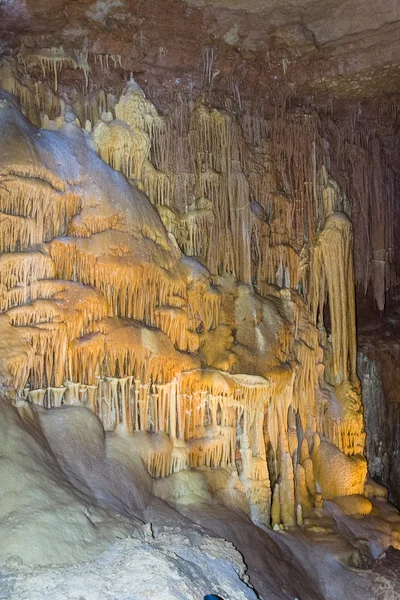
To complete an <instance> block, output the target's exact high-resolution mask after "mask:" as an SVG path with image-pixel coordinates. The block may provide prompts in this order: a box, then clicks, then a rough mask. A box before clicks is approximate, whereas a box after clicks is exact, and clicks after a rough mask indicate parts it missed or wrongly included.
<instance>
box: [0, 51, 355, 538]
mask: <svg viewBox="0 0 400 600" xmlns="http://www.w3.org/2000/svg"><path fill="white" fill-rule="evenodd" d="M57 56H58V55H57ZM53 58H54V57H53ZM38 60H39V62H40V61H41V60H42V59H41V58H40V56H39V59H38ZM57 60H58V58H57ZM46 61H47V58H46V60H45V59H43V61H42V62H43V65H42V67H43V68H44V69H45V72H46V75H47V73H48V70H49V69H50V68H51V69H53V71H52V74H53V76H56V75H57V73H58V69H60V68H61V66H62V64H63V62H62V59H61V58H60V59H59V62H58V63H57V62H56V63H54V64H53V63H52V66H50V63H49V64H48V62H46ZM53 62H54V61H53ZM11 91H13V90H11ZM14 91H15V90H14ZM98 97H99V99H100V100H99V101H100V102H101V107H100V104H99V106H98V107H97V109H96V111H92V112H93V114H95V113H97V114H98V119H97V121H96V122H95V123H92V124H91V126H90V127H87V128H86V132H83V130H82V128H80V127H79V125H78V124H77V123H76V122H75V123H73V122H72V121H70V123H69V125H68V127H64V126H63V124H62V123H61V122H60V127H59V130H58V131H46V130H44V129H42V130H40V131H39V130H38V129H37V128H36V127H34V126H33V125H32V123H30V122H29V121H28V120H27V119H25V118H24V117H23V116H22V115H21V113H20V112H19V110H18V108H17V106H16V104H15V103H14V101H13V99H12V98H11V96H9V95H3V96H2V97H1V100H0V121H1V122H3V123H4V124H5V125H4V126H5V127H6V126H8V125H7V123H11V122H12V123H13V129H11V130H10V133H9V137H10V153H9V154H7V153H0V249H1V252H2V254H1V255H0V291H1V304H0V310H1V314H0V377H1V380H2V383H3V384H4V385H8V386H9V387H10V388H14V390H15V391H16V394H17V395H18V396H19V397H23V398H25V399H27V400H28V401H30V402H33V403H35V404H39V405H41V406H43V407H46V408H51V407H59V406H60V405H61V404H67V405H71V404H72V405H73V404H82V405H85V406H87V407H88V408H90V409H91V410H92V411H93V412H94V413H95V414H96V415H97V416H98V417H99V419H100V420H101V421H102V423H103V425H104V428H105V429H106V430H107V431H116V432H123V433H125V434H132V435H135V436H136V437H137V439H138V440H141V448H142V450H141V451H142V457H143V460H144V462H145V464H146V465H147V468H148V470H149V472H150V474H151V475H152V476H153V477H157V478H159V477H167V476H169V475H171V474H173V473H176V472H178V471H181V470H185V469H199V468H201V469H202V470H204V469H205V470H207V469H220V468H223V469H228V470H230V471H231V472H232V473H235V474H236V476H238V477H239V479H240V482H241V486H242V489H243V492H244V493H245V495H246V498H247V501H248V504H249V510H250V514H251V516H252V518H253V519H255V520H258V521H262V522H264V523H265V524H267V525H270V524H271V525H273V526H275V527H285V526H286V527H292V526H294V525H295V524H296V523H298V524H301V523H302V520H303V518H305V517H306V516H308V515H309V514H310V512H311V511H312V510H313V509H314V508H315V507H317V508H318V507H319V506H320V505H321V493H320V491H319V489H318V488H317V485H316V473H315V472H314V462H313V454H312V448H313V443H314V440H316V439H317V438H316V437H315V436H316V435H318V434H319V436H321V437H322V436H324V438H325V439H326V440H328V441H329V443H330V444H332V445H334V447H335V448H336V449H337V450H338V451H340V452H341V453H342V454H343V455H347V458H349V460H350V457H352V455H354V454H355V455H359V454H362V452H363V444H364V431H363V420H362V406H361V401H360V393H359V387H358V381H357V377H356V372H355V364H354V361H355V352H356V338H355V306H354V285H355V281H354V269H353V234H352V226H351V221H350V219H349V217H348V216H347V215H346V214H345V212H344V207H343V203H342V204H341V203H340V198H339V196H340V189H339V187H338V186H337V184H335V182H332V181H331V180H329V177H328V176H327V173H326V172H325V175H324V174H323V175H322V176H321V177H320V176H319V175H318V181H319V187H318V191H317V195H318V198H315V197H314V195H313V192H312V190H311V189H310V190H308V191H307V192H305V191H304V186H303V188H302V190H301V192H300V191H299V189H300V187H301V185H300V180H299V178H300V174H299V173H297V171H296V169H294V168H293V164H292V163H293V156H294V154H295V153H296V152H300V142H299V141H296V142H294V147H293V148H292V150H291V152H292V154H290V153H289V155H288V154H285V153H284V152H283V148H281V151H280V152H277V154H276V156H269V155H268V156H267V155H265V154H263V155H262V156H261V155H260V157H259V161H257V160H253V161H252V158H251V156H252V153H251V152H250V150H249V148H248V144H247V142H246V136H247V137H248V136H250V135H251V136H252V137H253V138H254V139H256V140H258V141H257V143H258V144H259V145H260V146H263V143H264V142H263V136H264V135H267V134H268V127H267V126H266V125H265V124H263V123H262V122H261V120H260V119H259V120H257V119H253V120H249V119H247V120H246V119H245V120H244V124H243V127H244V128H241V127H239V125H238V122H237V120H236V119H235V117H234V115H233V114H232V112H230V111H228V110H227V109H218V110H217V109H216V108H213V107H210V106H205V105H204V104H202V103H197V104H195V103H193V106H192V107H191V108H190V109H189V108H188V107H186V108H184V107H182V108H181V110H180V111H176V112H175V113H171V115H170V116H169V117H168V116H162V115H160V114H159V112H158V111H157V110H156V109H155V107H154V106H153V104H152V103H151V102H150V101H149V100H148V99H147V98H146V97H145V95H144V93H143V91H142V90H141V89H140V88H139V87H138V86H137V85H136V84H135V82H134V81H131V82H129V83H128V85H127V88H126V90H125V91H124V93H123V94H122V96H121V97H120V98H119V99H118V101H117V102H115V104H114V107H113V111H114V113H112V112H110V111H107V110H106V108H107V106H106V104H107V101H106V99H105V98H104V97H100V95H99V96H98ZM19 99H20V100H21V97H20V96H19ZM3 119H4V120H3ZM92 125H93V127H92ZM90 130H91V132H92V133H89V131H90ZM269 134H270V136H271V135H272V137H273V140H274V143H275V147H276V148H278V145H279V144H278V140H279V139H280V140H281V138H282V137H283V136H285V135H286V133H285V132H284V129H283V125H282V124H281V123H280V122H278V121H277V123H276V124H275V131H273V132H272V133H271V131H269ZM279 136H280V137H279ZM88 138H90V139H91V141H93V143H94V147H95V148H96V151H97V154H98V155H96V153H95V152H94V150H93V149H91V148H90V147H89V144H88V142H87V140H88ZM55 140H56V141H55ZM279 143H281V142H279ZM264 145H265V146H268V144H267V143H266V144H264ZM80 149H81V150H80ZM52 152H53V153H54V156H53V158H52ZM253 155H254V153H253ZM61 156H62V157H63V160H62V161H61V160H60V157H61ZM10 157H11V158H10ZM253 158H254V156H253ZM103 161H104V162H103ZM305 161H306V159H305V158H304V164H303V163H302V164H303V166H302V167H301V169H303V167H304V169H305V168H306V166H305ZM273 162H274V165H273ZM105 163H108V164H109V165H110V166H107V165H106V164H105ZM289 163H290V165H291V167H290V168H289V166H288V164H289ZM260 165H261V166H260ZM110 167H111V168H110ZM299 168H300V167H299ZM307 168H308V167H307ZM301 169H300V172H301V173H303V171H302V170H301ZM280 170H281V171H282V172H281V175H280V177H281V179H282V180H284V179H285V178H286V179H288V180H291V184H293V185H295V186H297V188H298V190H297V192H296V194H295V196H294V197H290V196H289V195H288V194H287V193H286V192H284V191H283V190H280V189H279V185H278V182H277V181H278V179H279V177H278V175H277V173H278V172H279V171H280ZM115 171H121V172H122V173H123V175H125V176H126V177H127V178H128V179H129V180H131V181H130V182H128V181H127V180H126V179H125V178H124V177H123V175H120V174H119V173H116V172H115ZM143 190H144V191H145V192H146V194H147V196H148V198H147V197H146V196H145V195H144V194H143ZM300 195H304V198H302V200H301V202H303V199H305V200H304V201H305V203H306V204H305V205H302V206H303V208H302V209H301V210H300V208H299V205H300V204H301V202H300V200H299V197H300ZM149 200H150V202H149ZM315 202H318V203H319V204H318V210H314V209H315V204H313V203H315ZM304 206H308V208H304ZM313 207H314V208H313ZM310 211H314V212H312V215H313V224H312V228H311V229H313V231H314V228H315V227H316V226H317V225H316V224H317V223H318V231H316V230H315V231H314V232H313V235H308V233H310V231H311V230H310V229H308V227H309V224H310V218H311V217H310V215H311V212H310ZM307 215H308V216H307ZM306 217H307V218H306ZM304 231H307V232H308V233H307V236H308V237H307V236H306V237H305V235H304ZM326 302H328V305H329V312H330V315H331V325H332V332H331V338H332V339H331V342H329V340H328V336H327V335H326V332H325V328H324V323H323V309H324V305H325V303H326ZM10 344H11V345H12V351H7V349H8V346H10ZM326 357H330V362H331V366H330V368H329V369H328V368H327V367H326V364H327V358H326ZM318 439H319V438H318ZM324 443H325V441H323V442H322V446H321V447H322V448H325V446H323V444H324ZM327 443H328V442H327ZM324 451H325V450H324ZM316 452H317V451H316ZM321 452H322V450H321ZM328 454H329V453H328ZM317 455H318V456H319V454H318V453H317V454H315V456H316V457H317ZM316 460H317V458H316ZM359 461H360V462H359V464H360V465H361V466H360V468H359V469H358V470H357V469H354V468H353V467H354V464H353V463H351V468H352V469H353V470H352V477H353V479H354V482H355V485H357V486H359V485H360V481H359V480H360V478H362V476H365V473H364V466H363V465H364V464H365V461H364V459H363V458H361V457H359ZM346 464H347V463H346ZM357 464H358V463H357ZM326 468H327V469H328V470H329V469H330V466H329V460H328V462H327V465H326ZM318 469H319V470H321V469H320V464H319V462H318ZM318 472H319V471H318ZM345 493H349V492H348V490H347V488H346V492H345ZM339 495H340V490H339Z"/></svg>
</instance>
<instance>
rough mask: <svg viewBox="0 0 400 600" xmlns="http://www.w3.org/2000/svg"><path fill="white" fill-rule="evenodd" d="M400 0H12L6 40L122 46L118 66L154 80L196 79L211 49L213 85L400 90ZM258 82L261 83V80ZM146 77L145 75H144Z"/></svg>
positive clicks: (3, 26) (0, 13) (16, 44)
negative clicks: (277, 85) (280, 84)
mask: <svg viewBox="0 0 400 600" xmlns="http://www.w3.org/2000/svg"><path fill="white" fill-rule="evenodd" d="M399 29H400V5H399V3H398V2H397V0H388V1H386V2H385V1H383V0H379V1H378V2H375V1H373V0H366V1H362V0H356V1H354V0H347V1H345V2H340V1H339V0H327V1H325V2H324V1H323V0H319V1H317V2H312V1H311V0H296V1H292V2H282V1H281V0H273V1H271V2H263V1H261V0H253V1H251V2H248V1H244V0H186V2H185V1H176V2H175V1H174V2H172V1H171V0H155V1H154V2H151V3H146V2H133V1H130V0H110V1H108V2H102V1H101V0H97V1H94V2H93V1H88V0H77V1H75V2H67V1H66V0H55V1H52V2H50V1H49V0H40V2H37V1H34V0H27V1H26V2H23V1H22V0H7V1H5V2H4V1H3V2H2V3H0V31H1V32H2V46H3V48H8V49H16V48H20V47H22V46H27V47H30V48H32V47H36V48H38V47H55V46H60V45H63V46H64V47H69V48H71V47H72V48H76V49H79V50H84V49H87V50H89V51H90V52H93V53H102V54H114V55H116V54H118V55H120V56H121V58H122V67H121V70H120V71H121V72H120V73H119V76H122V73H123V72H124V71H125V72H129V71H135V72H136V73H138V72H143V73H144V77H143V79H147V80H148V81H149V82H153V83H168V84H170V85H173V84H174V82H175V80H176V79H179V85H187V86H191V85H196V84H197V83H199V81H200V80H201V70H202V61H203V57H204V49H205V48H207V47H209V48H213V49H214V52H215V57H216V62H215V69H214V73H213V76H214V77H213V84H214V85H215V86H217V87H222V88H224V87H225V88H227V87H229V86H231V85H232V78H233V79H234V80H237V81H238V82H239V83H241V84H244V83H245V82H246V85H247V84H248V83H250V84H252V85H255V86H259V85H265V86H268V85H270V84H271V83H272V82H276V81H279V82H283V83H286V84H288V85H289V86H290V87H292V88H293V86H297V88H298V89H299V90H300V91H311V90H313V91H316V90H320V91H329V92H330V93H335V94H339V95H344V96H364V95H371V94H372V93H380V92H393V91H396V90H397V89H398V84H399V74H398V70H397V69H396V66H397V64H398V62H399V60H400V42H399V38H400V35H399ZM261 80H262V82H263V83H262V84H260V81H261ZM141 83H144V82H141Z"/></svg>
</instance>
